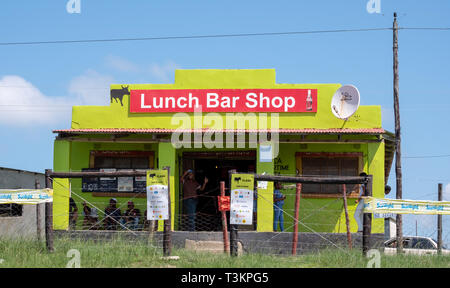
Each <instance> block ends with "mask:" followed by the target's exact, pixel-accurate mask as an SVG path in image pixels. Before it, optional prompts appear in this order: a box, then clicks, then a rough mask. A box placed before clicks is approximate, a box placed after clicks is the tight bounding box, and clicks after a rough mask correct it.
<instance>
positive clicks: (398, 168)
mask: <svg viewBox="0 0 450 288" xmlns="http://www.w3.org/2000/svg"><path fill="white" fill-rule="evenodd" d="M392 30H393V34H394V35H393V36H394V39H393V40H394V41H393V42H394V43H393V54H394V116H395V142H396V145H395V146H396V149H395V175H396V179H397V182H396V199H402V162H401V145H400V144H401V137H400V108H399V100H398V94H399V89H398V24H397V13H394V24H393V29H392ZM396 220H397V253H401V252H402V251H403V231H402V230H403V229H402V227H403V223H402V215H401V214H397V219H396Z"/></svg>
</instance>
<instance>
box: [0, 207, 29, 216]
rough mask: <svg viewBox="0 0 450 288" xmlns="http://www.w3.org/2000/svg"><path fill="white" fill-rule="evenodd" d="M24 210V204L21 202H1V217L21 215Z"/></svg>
mask: <svg viewBox="0 0 450 288" xmlns="http://www.w3.org/2000/svg"><path fill="white" fill-rule="evenodd" d="M22 210H23V205H20V204H0V217H20V216H22Z"/></svg>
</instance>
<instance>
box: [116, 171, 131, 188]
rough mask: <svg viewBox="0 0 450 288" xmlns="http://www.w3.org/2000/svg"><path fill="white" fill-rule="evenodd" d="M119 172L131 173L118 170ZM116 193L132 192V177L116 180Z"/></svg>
mask: <svg viewBox="0 0 450 288" xmlns="http://www.w3.org/2000/svg"><path fill="white" fill-rule="evenodd" d="M120 171H131V170H120ZM117 191H119V192H132V191H133V177H119V178H117Z"/></svg>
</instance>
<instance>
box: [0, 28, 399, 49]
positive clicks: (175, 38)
mask: <svg viewBox="0 0 450 288" xmlns="http://www.w3.org/2000/svg"><path fill="white" fill-rule="evenodd" d="M384 30H392V28H361V29H336V30H313V31H290V32H261V33H238V34H212V35H187V36H160V37H136V38H106V39H80V40H50V41H24V42H0V46H15V45H43V44H74V43H101V42H125V41H154V40H180V39H205V38H229V37H254V36H282V35H299V34H322V33H346V32H369V31H384Z"/></svg>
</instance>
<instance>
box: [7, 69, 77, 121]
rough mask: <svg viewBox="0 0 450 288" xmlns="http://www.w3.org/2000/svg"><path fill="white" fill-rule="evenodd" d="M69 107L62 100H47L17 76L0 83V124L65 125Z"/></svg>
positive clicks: (11, 76)
mask: <svg viewBox="0 0 450 288" xmlns="http://www.w3.org/2000/svg"><path fill="white" fill-rule="evenodd" d="M70 105H71V103H70V102H68V101H67V99H65V98H63V97H48V96H46V95H44V94H43V93H42V92H41V91H40V90H39V89H38V88H36V87H35V86H34V85H33V84H31V83H30V82H28V81H27V80H25V79H24V78H22V77H20V76H16V75H7V76H3V77H2V78H1V79H0V123H2V124H7V125H14V126H34V125H39V124H50V123H55V122H57V121H68V119H70V118H69V117H68V115H70V112H71V106H70Z"/></svg>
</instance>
